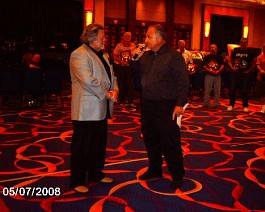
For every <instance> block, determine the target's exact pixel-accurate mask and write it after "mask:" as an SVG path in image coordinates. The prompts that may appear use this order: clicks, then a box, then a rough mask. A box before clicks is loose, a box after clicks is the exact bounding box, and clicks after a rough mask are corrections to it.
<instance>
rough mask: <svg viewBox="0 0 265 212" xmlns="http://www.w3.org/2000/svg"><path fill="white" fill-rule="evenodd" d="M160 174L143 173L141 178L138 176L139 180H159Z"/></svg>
mask: <svg viewBox="0 0 265 212" xmlns="http://www.w3.org/2000/svg"><path fill="white" fill-rule="evenodd" d="M161 177H162V174H161V173H159V174H157V173H152V172H148V171H147V172H145V173H143V174H142V175H141V176H139V180H152V179H157V178H161Z"/></svg>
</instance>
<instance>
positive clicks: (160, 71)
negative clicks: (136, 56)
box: [138, 44, 189, 106]
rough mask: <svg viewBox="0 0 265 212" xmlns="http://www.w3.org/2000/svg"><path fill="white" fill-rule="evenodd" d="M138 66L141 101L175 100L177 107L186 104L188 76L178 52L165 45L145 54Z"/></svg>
mask: <svg viewBox="0 0 265 212" xmlns="http://www.w3.org/2000/svg"><path fill="white" fill-rule="evenodd" d="M138 65H139V74H140V77H141V84H142V88H143V90H142V99H143V100H151V101H163V100H176V105H177V106H183V105H184V104H185V103H186V101H187V96H188V91H189V76H188V71H187V68H186V64H185V61H184V58H183V57H182V55H181V54H180V53H179V52H177V51H176V50H175V49H173V48H171V47H170V46H168V45H167V44H165V45H163V46H162V47H161V48H160V49H159V50H158V51H157V52H153V51H151V50H150V51H147V52H145V53H144V54H143V56H142V58H141V59H140V61H139V62H138Z"/></svg>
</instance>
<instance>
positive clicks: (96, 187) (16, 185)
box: [0, 96, 265, 212]
mask: <svg viewBox="0 0 265 212" xmlns="http://www.w3.org/2000/svg"><path fill="white" fill-rule="evenodd" d="M69 100H70V97H69V96H65V107H64V108H63V109H61V108H56V107H53V106H52V105H50V106H49V107H47V108H26V109H23V110H22V109H15V108H4V109H2V110H1V113H0V191H1V193H0V211H12V212H13V211H14V212H16V211H34V212H35V211H92V212H93V211H95V212H100V211H104V212H109V211H115V212H118V211H127V212H129V211H136V212H146V211H150V212H153V211H163V212H166V211H203V212H204V211H265V115H264V114H260V113H259V112H258V111H259V110H260V103H259V102H258V101H251V104H250V107H249V108H250V113H249V114H246V113H243V112H242V111H241V110H242V109H241V104H240V103H239V102H237V105H236V110H235V111H234V112H227V111H226V105H228V101H227V100H222V108H221V109H208V110H204V109H202V108H201V104H202V102H200V101H199V100H197V101H193V102H191V104H190V105H189V107H188V109H187V110H186V112H185V115H184V117H183V120H182V130H181V133H182V147H183V152H184V162H185V169H186V175H185V179H184V183H183V187H182V188H181V190H179V189H178V190H172V189H171V188H170V187H169V184H170V176H169V174H168V171H167V167H166V164H164V167H163V171H164V172H163V178H162V179H156V180H152V181H148V182H144V181H139V180H138V176H139V175H140V174H141V173H143V172H144V171H145V170H146V168H147V165H148V161H147V158H146V157H147V155H146V151H145V148H144V144H143V141H142V139H141V133H140V110H139V109H134V108H122V107H120V106H119V105H117V106H116V108H115V115H114V117H113V119H111V120H110V121H109V134H108V136H109V137H108V148H107V157H106V166H105V169H104V172H105V173H106V175H107V176H110V177H113V178H114V182H113V183H112V184H108V185H106V184H101V183H89V182H88V186H89V189H90V191H89V193H88V194H77V193H76V192H75V191H74V190H71V188H70V187H69V156H70V154H69V147H70V143H71V136H72V125H71V120H70V101H69Z"/></svg>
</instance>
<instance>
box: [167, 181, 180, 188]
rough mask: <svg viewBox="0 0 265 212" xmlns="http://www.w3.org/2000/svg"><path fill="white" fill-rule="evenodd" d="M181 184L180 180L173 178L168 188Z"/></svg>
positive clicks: (178, 186)
mask: <svg viewBox="0 0 265 212" xmlns="http://www.w3.org/2000/svg"><path fill="white" fill-rule="evenodd" d="M181 186H182V180H173V181H172V182H171V184H170V188H173V189H178V188H180V187H181Z"/></svg>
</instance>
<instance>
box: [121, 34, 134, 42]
mask: <svg viewBox="0 0 265 212" xmlns="http://www.w3.org/2000/svg"><path fill="white" fill-rule="evenodd" d="M131 39H132V35H131V33H124V35H123V40H124V41H125V42H130V41H131Z"/></svg>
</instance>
